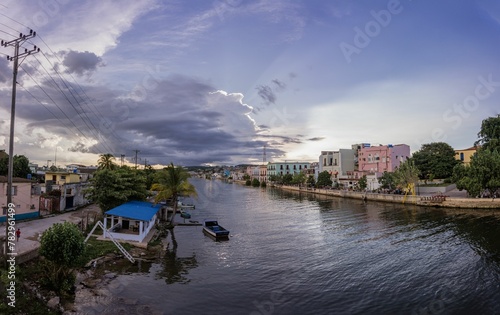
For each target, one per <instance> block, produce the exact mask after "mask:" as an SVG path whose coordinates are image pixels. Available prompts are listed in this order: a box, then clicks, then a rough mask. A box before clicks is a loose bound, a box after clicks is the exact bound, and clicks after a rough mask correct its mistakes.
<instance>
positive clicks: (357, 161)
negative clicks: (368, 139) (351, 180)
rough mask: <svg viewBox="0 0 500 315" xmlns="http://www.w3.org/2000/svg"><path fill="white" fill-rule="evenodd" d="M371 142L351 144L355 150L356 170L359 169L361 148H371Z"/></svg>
mask: <svg viewBox="0 0 500 315" xmlns="http://www.w3.org/2000/svg"><path fill="white" fill-rule="evenodd" d="M369 147H370V144H369V143H356V144H353V145H351V149H353V150H354V170H355V171H357V170H358V169H359V159H358V154H359V150H361V149H362V148H369Z"/></svg>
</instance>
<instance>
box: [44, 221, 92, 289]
mask: <svg viewBox="0 0 500 315" xmlns="http://www.w3.org/2000/svg"><path fill="white" fill-rule="evenodd" d="M84 249H85V244H84V238H83V235H82V233H81V232H80V231H79V230H78V227H77V226H76V225H75V224H73V223H71V222H64V223H55V224H54V225H53V226H52V227H50V228H48V229H47V230H46V231H45V232H44V233H43V234H42V238H41V241H40V255H42V256H43V257H45V258H46V259H47V260H48V263H47V264H45V265H44V268H46V275H47V278H46V283H47V284H48V285H49V286H51V287H52V288H53V289H55V290H56V291H58V292H66V291H69V290H70V289H71V287H72V286H73V284H74V281H75V277H74V275H73V269H72V268H73V267H75V264H76V262H77V260H78V258H79V257H80V256H81V255H82V254H83V251H84Z"/></svg>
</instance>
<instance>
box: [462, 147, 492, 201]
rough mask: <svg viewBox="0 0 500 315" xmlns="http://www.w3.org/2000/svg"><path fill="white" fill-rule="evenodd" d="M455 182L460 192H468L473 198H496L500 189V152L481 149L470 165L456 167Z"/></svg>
mask: <svg viewBox="0 0 500 315" xmlns="http://www.w3.org/2000/svg"><path fill="white" fill-rule="evenodd" d="M453 181H454V182H455V183H456V185H457V188H458V189H459V190H463V189H465V190H467V193H468V194H469V195H470V196H472V197H483V196H488V197H492V198H495V196H496V194H497V193H498V192H499V189H500V152H499V151H497V150H494V151H491V150H490V149H484V148H481V149H479V150H478V151H477V152H476V154H475V155H473V156H472V158H471V163H470V165H462V164H460V165H458V166H457V167H455V169H454V173H453Z"/></svg>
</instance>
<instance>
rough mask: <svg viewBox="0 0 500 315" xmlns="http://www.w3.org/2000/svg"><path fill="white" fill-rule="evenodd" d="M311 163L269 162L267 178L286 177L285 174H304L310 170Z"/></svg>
mask: <svg viewBox="0 0 500 315" xmlns="http://www.w3.org/2000/svg"><path fill="white" fill-rule="evenodd" d="M310 166H311V163H309V162H288V161H285V162H272V163H271V162H269V163H268V164H267V177H268V178H269V177H271V176H273V175H277V176H279V175H286V174H292V175H294V174H299V173H301V172H304V173H306V172H307V171H308V169H310Z"/></svg>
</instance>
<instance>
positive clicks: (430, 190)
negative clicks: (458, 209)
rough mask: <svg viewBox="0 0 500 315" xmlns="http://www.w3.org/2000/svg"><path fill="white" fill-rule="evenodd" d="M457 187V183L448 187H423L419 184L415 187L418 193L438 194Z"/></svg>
mask: <svg viewBox="0 0 500 315" xmlns="http://www.w3.org/2000/svg"><path fill="white" fill-rule="evenodd" d="M455 188H457V185H455V184H451V185H448V186H446V187H432V186H427V187H422V186H418V187H415V189H416V190H417V192H418V193H420V194H436V193H441V194H446V193H447V192H449V191H450V190H453V189H455Z"/></svg>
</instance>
